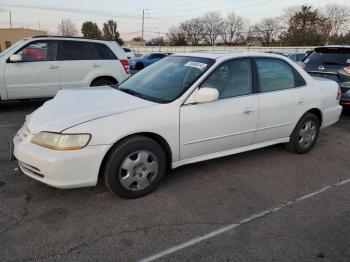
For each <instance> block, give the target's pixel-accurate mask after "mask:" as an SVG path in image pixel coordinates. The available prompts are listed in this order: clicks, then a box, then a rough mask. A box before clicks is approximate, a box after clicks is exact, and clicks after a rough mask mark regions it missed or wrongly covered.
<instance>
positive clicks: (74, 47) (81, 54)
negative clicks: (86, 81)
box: [59, 41, 99, 60]
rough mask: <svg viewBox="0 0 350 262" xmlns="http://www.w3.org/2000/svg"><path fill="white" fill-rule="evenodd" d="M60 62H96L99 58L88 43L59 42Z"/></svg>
mask: <svg viewBox="0 0 350 262" xmlns="http://www.w3.org/2000/svg"><path fill="white" fill-rule="evenodd" d="M59 57H60V60H96V59H98V58H99V56H98V53H97V52H96V50H95V48H94V47H93V46H92V45H91V43H89V42H83V41H61V44H60V55H59Z"/></svg>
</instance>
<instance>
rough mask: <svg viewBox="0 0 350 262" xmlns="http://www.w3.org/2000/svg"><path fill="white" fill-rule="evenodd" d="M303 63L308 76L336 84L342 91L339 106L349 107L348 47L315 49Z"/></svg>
mask: <svg viewBox="0 0 350 262" xmlns="http://www.w3.org/2000/svg"><path fill="white" fill-rule="evenodd" d="M303 63H304V64H303V68H304V70H305V71H306V72H308V73H309V74H310V75H312V76H316V77H323V78H327V79H331V80H334V81H336V82H338V83H339V86H340V89H341V91H342V97H341V100H340V104H341V105H344V106H350V46H323V47H317V48H315V49H314V51H313V52H312V53H311V54H310V55H309V56H308V57H306V58H305V59H304V61H303Z"/></svg>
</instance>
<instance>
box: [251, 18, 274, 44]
mask: <svg viewBox="0 0 350 262" xmlns="http://www.w3.org/2000/svg"><path fill="white" fill-rule="evenodd" d="M254 31H257V33H258V35H259V36H260V37H261V38H262V40H263V41H264V42H265V44H266V45H267V46H270V45H271V43H272V42H273V40H275V39H276V38H277V36H278V34H279V32H280V25H279V22H278V20H277V19H276V18H264V19H263V20H261V22H260V23H259V24H258V25H256V26H254Z"/></svg>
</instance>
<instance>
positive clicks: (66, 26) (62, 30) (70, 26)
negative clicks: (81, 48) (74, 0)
mask: <svg viewBox="0 0 350 262" xmlns="http://www.w3.org/2000/svg"><path fill="white" fill-rule="evenodd" d="M77 34H78V29H77V28H76V26H75V24H74V23H73V22H72V21H71V20H70V19H65V20H62V23H61V24H59V25H58V35H62V36H76V35H77Z"/></svg>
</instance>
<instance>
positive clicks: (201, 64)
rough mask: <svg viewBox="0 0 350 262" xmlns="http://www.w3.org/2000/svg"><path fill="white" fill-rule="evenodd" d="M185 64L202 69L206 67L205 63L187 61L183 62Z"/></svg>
mask: <svg viewBox="0 0 350 262" xmlns="http://www.w3.org/2000/svg"><path fill="white" fill-rule="evenodd" d="M185 66H190V67H194V68H198V69H200V70H204V69H205V68H206V67H207V64H204V63H200V62H194V61H189V62H187V63H186V64H185Z"/></svg>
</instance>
